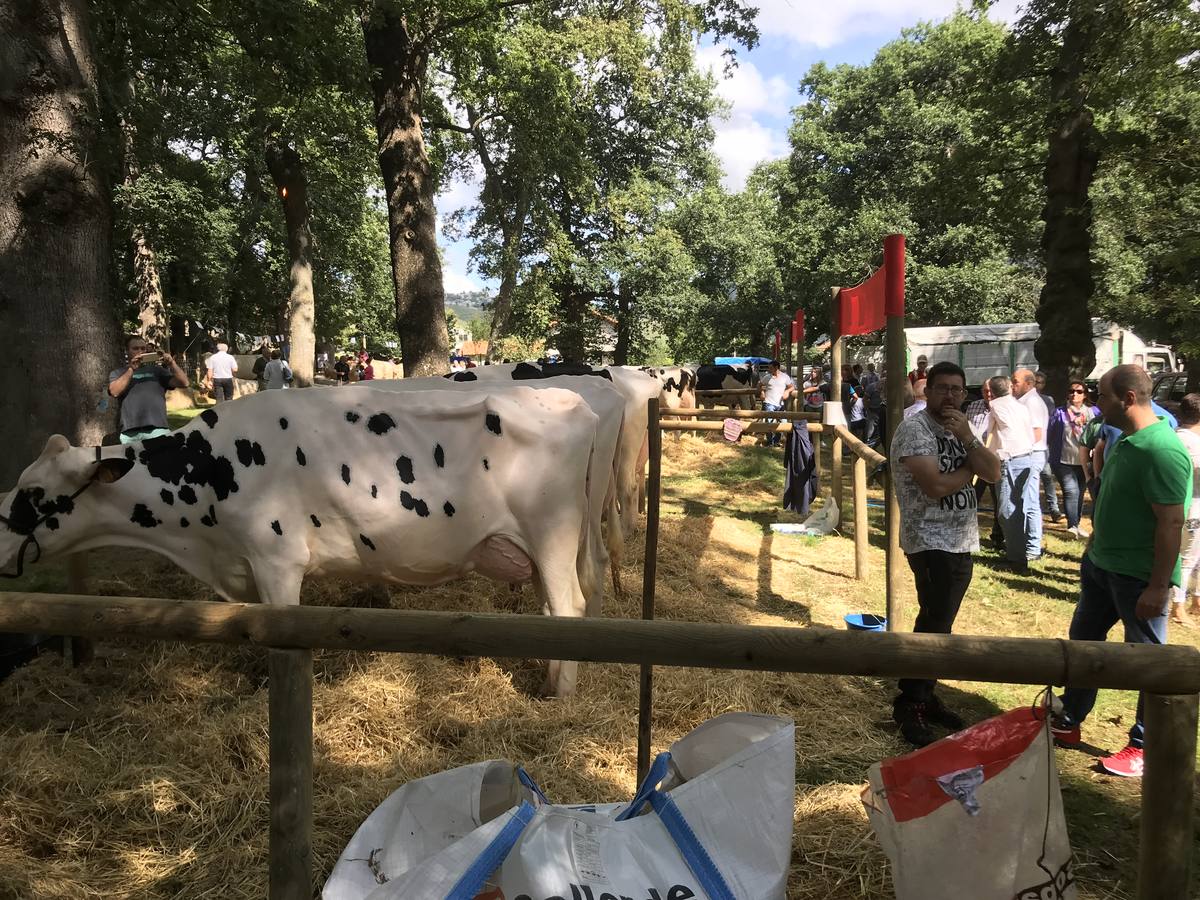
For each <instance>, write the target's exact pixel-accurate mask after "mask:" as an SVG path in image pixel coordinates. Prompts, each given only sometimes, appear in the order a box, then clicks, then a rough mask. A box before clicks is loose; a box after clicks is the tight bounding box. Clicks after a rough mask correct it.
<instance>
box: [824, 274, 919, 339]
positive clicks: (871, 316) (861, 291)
mask: <svg viewBox="0 0 1200 900" xmlns="http://www.w3.org/2000/svg"><path fill="white" fill-rule="evenodd" d="M886 280H887V272H886V270H885V269H879V270H877V271H876V272H875V274H874V275H872V276H871V277H870V278H868V279H867V280H866V281H864V282H863V283H862V284H859V285H855V286H854V287H852V288H842V289H841V290H840V291H838V310H837V313H838V314H837V327H838V334H839V335H841V336H843V337H844V336H846V335H851V334H870V333H871V332H872V331H878V330H879V329H881V328H882V327H883V324H884V314H883V308H884V303H883V297H884V288H885V285H886ZM901 302H903V301H901Z"/></svg>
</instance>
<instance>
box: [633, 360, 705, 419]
mask: <svg viewBox="0 0 1200 900" xmlns="http://www.w3.org/2000/svg"><path fill="white" fill-rule="evenodd" d="M642 371H644V372H649V373H650V374H652V375H654V376H655V377H656V378H657V379H658V381H659V384H661V385H662V393H661V394H660V395H659V397H658V402H659V405H660V406H661V408H662V409H663V410H664V411H667V410H672V409H695V408H696V373H695V372H693V371H692V370H691V369H689V368H686V367H684V366H646V367H644V368H643V369H642Z"/></svg>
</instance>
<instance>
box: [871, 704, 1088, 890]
mask: <svg viewBox="0 0 1200 900" xmlns="http://www.w3.org/2000/svg"><path fill="white" fill-rule="evenodd" d="M867 779H868V782H869V786H868V788H867V789H866V790H865V791H864V792H863V804H864V805H865V806H866V808H867V816H868V818H870V820H871V826H872V827H873V828H874V829H875V834H876V836H877V837H878V838H879V843H880V844H882V845H883V850H884V852H885V853H886V854H887V857H888V859H889V860H891V864H892V880H893V881H894V882H895V887H896V898H897V900H962V898H964V897H970V898H972V900H1075V897H1076V888H1075V883H1074V881H1075V877H1074V873H1073V865H1074V860H1073V858H1072V856H1071V843H1070V840H1069V839H1068V837H1067V824H1066V820H1065V818H1064V817H1063V807H1062V794H1061V793H1060V791H1059V788H1058V767H1057V765H1056V764H1055V761H1054V745H1053V742H1052V741H1051V738H1050V728H1049V723H1048V721H1047V719H1046V713H1045V710H1044V709H1042V708H1033V709H1030V708H1022V709H1014V710H1013V711H1012V712H1008V713H1005V714H1004V715H1001V716H997V717H995V718H993V719H988V720H987V721H984V722H980V723H979V724H978V725H973V726H971V727H970V728H967V729H965V730H963V731H960V732H958V733H957V734H952V735H950V736H949V737H947V738H943V739H942V740H940V741H937V742H935V743H933V744H930V745H929V746H928V747H923V748H922V749H920V750H917V751H915V752H913V753H909V754H907V755H906V756H898V757H894V758H892V759H886V760H884V761H883V762H882V763H878V764H876V765H874V766H872V767H871V770H870V772H868V774H867Z"/></svg>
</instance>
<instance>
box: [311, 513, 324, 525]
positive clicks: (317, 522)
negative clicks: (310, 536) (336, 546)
mask: <svg viewBox="0 0 1200 900" xmlns="http://www.w3.org/2000/svg"><path fill="white" fill-rule="evenodd" d="M309 518H310V519H312V523H313V527H314V528H320V527H321V520H320V519H318V518H317V517H316V516H314V515H312V514H309Z"/></svg>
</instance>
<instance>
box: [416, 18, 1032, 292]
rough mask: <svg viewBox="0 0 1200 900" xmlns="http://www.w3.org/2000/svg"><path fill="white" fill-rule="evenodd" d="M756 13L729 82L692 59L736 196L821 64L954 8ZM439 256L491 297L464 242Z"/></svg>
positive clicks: (463, 188) (455, 188) (454, 277)
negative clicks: (711, 79) (708, 81)
mask: <svg viewBox="0 0 1200 900" xmlns="http://www.w3.org/2000/svg"><path fill="white" fill-rule="evenodd" d="M748 2H750V3H752V4H753V5H755V6H757V7H758V9H759V14H758V29H759V34H760V41H759V45H758V46H757V47H755V48H754V49H753V50H751V51H749V52H747V51H745V50H741V49H739V52H738V66H737V68H736V69H734V70H733V71H732V72H731V73H730V75H729V77H728V78H725V77H724V75H723V72H722V59H721V48H719V47H712V46H706V47H702V48H701V49H700V50H698V51H697V54H696V55H697V60H698V63H699V64H700V65H701V66H707V67H710V68H712V69H713V71H714V74H715V75H716V76H717V77H718V78H720V79H722V80H721V82H720V84H719V87H718V90H719V92H720V94H721V95H722V96H723V97H724V98H725V99H726V100H727V101H729V103H730V104H731V107H732V108H731V110H730V113H729V115H728V117H726V118H725V119H722V120H717V121H715V122H714V123H713V125H714V127H715V130H716V141H715V143H714V146H713V149H714V152H715V153H716V155H717V156H718V158H719V159H720V160H721V164H722V166H723V168H724V170H725V179H724V183H725V186H726V188H728V189H729V190H739V189H740V188H741V187H742V185H743V184H745V180H746V176H747V175H748V174H749V173H750V170H751V169H752V168H753V167H754V165H755V163H758V162H761V161H762V160H765V159H775V158H778V157H781V156H785V155H786V154H787V129H788V125H789V123H790V121H791V109H792V107H793V106H794V105H795V104H796V102H797V100H798V98H799V91H798V87H799V84H800V79H801V78H803V77H804V73H805V72H807V71H808V69H809V67H810V66H811V65H812V64H813V63H815V62H818V61H821V60H824V61H825V62H827V63H829V64H830V65H836V64H838V63H852V64H862V63H865V62H868V61H870V59H871V58H872V57H873V56H874V55H875V51H876V50H878V49H879V47H881V46H883V45H884V44H886V43H887V42H888V41H891V40H893V39H895V38H896V37H898V36H899V35H900V30H901V29H902V28H905V27H907V26H909V25H914V24H916V23H917V22H919V21H929V20H934V21H936V20H939V19H943V18H945V17H946V16H948V15H950V14H951V13H953V12H954V10H955V7H956V6H958V5H959V3H958V2H957V0H748ZM1018 3H1019V0H998V2H996V3H995V4H994V5H993V7H992V12H991V15H992V17H993V18H999V19H1002V20H1004V21H1007V22H1012V21H1013V20H1014V19H1015V18H1016V15H1017V8H1018ZM477 194H478V185H477V184H473V183H470V182H462V181H458V182H455V183H452V184H450V185H448V186H447V188H446V189H445V190H444V191H443V192H442V194H441V195H439V197H438V200H437V206H438V213H439V221H440V220H441V218H442V217H444V216H446V215H448V214H449V213H451V212H453V211H454V210H456V209H458V208H460V207H462V206H465V205H468V204H470V203H472V202H473V201H474V199H475V197H476V196H477ZM441 241H442V247H443V250H444V252H445V265H444V273H443V281H444V283H445V287H446V290H447V291H450V292H454V291H464V290H476V289H479V288H481V287H484V288H488V289H494V287H495V286H494V285H493V284H489V283H485V282H484V281H483V279H481V278H480V277H479V275H478V273H475V272H471V271H469V270H468V257H467V254H468V253H469V251H470V249H471V247H470V244H469V243H468V242H465V241H458V242H451V241H447V240H446V239H445V238H444V237H442V238H441Z"/></svg>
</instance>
